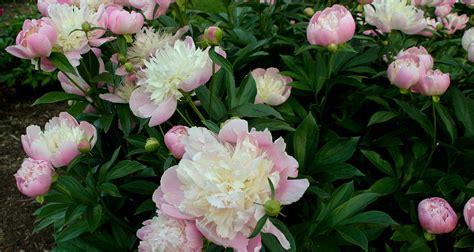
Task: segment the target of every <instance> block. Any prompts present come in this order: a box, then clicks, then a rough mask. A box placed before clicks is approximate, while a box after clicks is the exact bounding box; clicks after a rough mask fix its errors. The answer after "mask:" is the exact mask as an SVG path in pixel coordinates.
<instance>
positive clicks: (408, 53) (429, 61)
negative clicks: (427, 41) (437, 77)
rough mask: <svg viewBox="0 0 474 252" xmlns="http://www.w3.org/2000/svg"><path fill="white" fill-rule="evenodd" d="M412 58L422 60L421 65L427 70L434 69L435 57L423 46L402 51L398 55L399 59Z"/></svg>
mask: <svg viewBox="0 0 474 252" xmlns="http://www.w3.org/2000/svg"><path fill="white" fill-rule="evenodd" d="M412 56H415V57H418V59H419V60H420V63H421V64H423V66H424V67H425V69H426V70H428V69H432V68H433V63H434V60H433V57H432V56H431V55H430V54H429V53H428V51H427V50H426V48H424V47H423V46H419V47H415V46H414V47H410V48H408V49H406V50H401V51H400V52H399V53H398V54H397V59H403V58H409V57H412Z"/></svg>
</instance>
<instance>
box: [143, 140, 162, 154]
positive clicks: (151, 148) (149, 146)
mask: <svg viewBox="0 0 474 252" xmlns="http://www.w3.org/2000/svg"><path fill="white" fill-rule="evenodd" d="M159 147H160V142H159V141H158V139H156V138H154V137H150V138H148V139H147V140H146V143H145V150H146V152H149V153H151V152H155V151H157V150H158V148H159Z"/></svg>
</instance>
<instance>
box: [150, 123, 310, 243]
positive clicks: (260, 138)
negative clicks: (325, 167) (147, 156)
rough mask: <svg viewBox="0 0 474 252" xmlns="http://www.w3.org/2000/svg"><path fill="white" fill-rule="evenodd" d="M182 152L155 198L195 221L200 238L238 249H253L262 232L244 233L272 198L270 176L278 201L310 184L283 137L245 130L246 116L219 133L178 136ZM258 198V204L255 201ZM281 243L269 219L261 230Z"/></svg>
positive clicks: (160, 204)
mask: <svg viewBox="0 0 474 252" xmlns="http://www.w3.org/2000/svg"><path fill="white" fill-rule="evenodd" d="M182 143H183V144H184V146H185V147H184V149H185V152H184V155H183V158H182V159H181V160H180V162H179V163H178V165H176V166H173V167H171V168H169V169H168V170H166V172H165V173H164V174H163V176H162V178H161V185H160V187H159V188H158V189H157V190H156V191H155V193H154V195H153V200H154V201H155V203H156V204H157V207H158V208H159V209H160V210H161V211H163V212H164V213H166V214H168V215H170V216H173V217H175V218H178V219H183V220H190V221H194V222H195V223H196V226H197V228H198V230H199V231H200V232H201V233H202V234H203V235H204V237H205V238H206V239H208V240H210V241H212V242H213V243H215V244H218V245H221V246H224V247H230V248H233V249H235V250H236V251H241V252H243V251H257V250H258V249H260V248H261V246H262V244H261V237H260V235H258V236H256V237H255V238H253V239H249V238H248V237H249V236H250V234H251V233H252V231H253V230H254V229H255V226H256V223H257V221H258V220H259V219H260V218H261V217H262V216H263V215H264V214H265V210H264V208H263V206H262V205H260V204H264V203H265V202H267V201H268V200H270V199H271V189H270V185H269V183H268V179H270V180H271V181H272V183H273V185H274V187H275V190H276V200H278V201H279V202H280V203H281V204H282V205H288V204H291V203H293V202H296V201H298V200H299V199H300V198H301V197H302V196H303V194H304V192H305V191H306V189H307V188H308V186H309V182H308V180H307V179H289V178H295V177H297V176H298V162H297V161H296V160H295V159H294V158H293V157H291V156H289V155H288V154H287V153H286V151H285V148H286V144H285V142H284V140H283V138H278V139H277V140H276V141H273V139H272V135H271V133H270V132H269V131H268V130H265V131H257V130H255V129H252V130H250V131H249V130H248V124H247V121H244V120H240V119H233V120H230V121H227V122H226V123H225V124H224V126H223V127H222V129H221V130H220V132H219V134H217V135H216V134H214V133H213V132H211V131H209V130H208V129H206V128H197V127H192V128H189V129H188V136H186V137H184V138H183V140H182ZM257 203H258V204H257ZM262 232H264V233H272V234H273V235H275V236H276V237H277V239H278V241H279V242H280V244H281V245H282V247H283V248H285V249H289V248H290V243H289V242H288V240H287V239H286V237H285V236H284V234H283V233H282V232H281V231H280V230H278V229H277V228H276V227H275V226H274V225H273V224H272V223H271V222H270V221H267V222H266V223H265V225H264V227H263V229H262Z"/></svg>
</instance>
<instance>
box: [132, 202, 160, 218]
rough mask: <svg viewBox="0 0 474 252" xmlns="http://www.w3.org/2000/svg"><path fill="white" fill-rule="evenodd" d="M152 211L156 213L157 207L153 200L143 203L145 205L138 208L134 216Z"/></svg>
mask: <svg viewBox="0 0 474 252" xmlns="http://www.w3.org/2000/svg"><path fill="white" fill-rule="evenodd" d="M150 211H156V205H155V202H153V200H151V199H146V200H145V201H143V203H142V204H141V205H140V206H139V207H137V210H135V213H134V214H133V215H137V214H141V213H144V212H150Z"/></svg>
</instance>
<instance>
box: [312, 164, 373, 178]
mask: <svg viewBox="0 0 474 252" xmlns="http://www.w3.org/2000/svg"><path fill="white" fill-rule="evenodd" d="M313 172H314V174H317V175H315V176H316V177H317V178H318V181H320V182H321V183H331V182H333V181H336V180H339V179H349V178H352V177H355V176H365V174H364V173H362V172H361V171H360V170H359V169H357V168H356V167H354V166H352V165H350V164H346V163H333V164H327V165H321V166H318V167H313V168H312V169H311V171H309V174H311V175H313Z"/></svg>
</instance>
